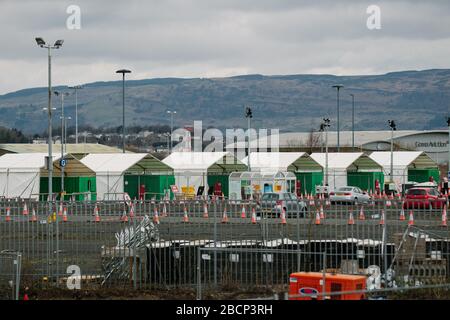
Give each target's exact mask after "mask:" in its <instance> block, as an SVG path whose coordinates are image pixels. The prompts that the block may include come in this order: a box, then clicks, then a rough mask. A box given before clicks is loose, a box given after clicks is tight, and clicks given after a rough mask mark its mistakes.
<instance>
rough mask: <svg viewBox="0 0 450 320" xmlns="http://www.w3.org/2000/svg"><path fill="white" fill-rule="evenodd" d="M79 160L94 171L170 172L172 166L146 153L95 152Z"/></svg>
mask: <svg viewBox="0 0 450 320" xmlns="http://www.w3.org/2000/svg"><path fill="white" fill-rule="evenodd" d="M81 162H82V163H83V164H85V165H86V166H87V167H89V168H91V169H92V170H93V171H95V172H96V173H119V174H122V173H124V172H126V173H135V174H144V173H145V174H152V173H162V172H172V168H170V167H169V166H167V165H166V164H164V163H163V162H161V161H160V160H158V159H156V158H155V157H154V156H152V155H151V154H147V153H96V154H89V155H87V156H86V157H84V158H83V159H81Z"/></svg>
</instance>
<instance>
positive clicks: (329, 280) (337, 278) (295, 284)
mask: <svg viewBox="0 0 450 320" xmlns="http://www.w3.org/2000/svg"><path fill="white" fill-rule="evenodd" d="M323 278H324V275H323V273H321V272H296V273H292V274H291V276H290V279H289V282H290V284H289V296H293V297H292V298H289V300H323V299H324V298H325V299H331V300H362V299H365V294H364V293H353V294H339V295H338V294H336V295H329V296H325V297H324V296H321V295H318V294H319V293H322V289H323ZM366 279H367V278H366V277H365V276H359V275H349V274H334V273H326V274H325V291H326V292H327V293H328V292H330V293H333V292H344V291H360V290H365V289H366ZM302 295H304V296H302ZM309 295H312V296H309ZM314 295H317V296H314Z"/></svg>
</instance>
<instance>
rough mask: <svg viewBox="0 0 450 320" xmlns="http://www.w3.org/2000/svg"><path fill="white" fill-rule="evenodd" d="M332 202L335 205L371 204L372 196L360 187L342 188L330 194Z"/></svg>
mask: <svg viewBox="0 0 450 320" xmlns="http://www.w3.org/2000/svg"><path fill="white" fill-rule="evenodd" d="M330 201H331V203H332V204H334V203H355V204H356V203H369V201H370V196H369V195H368V194H367V192H365V191H362V190H361V189H360V188H358V187H351V186H347V187H340V188H338V189H337V190H336V191H333V192H330Z"/></svg>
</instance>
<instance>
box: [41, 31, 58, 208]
mask: <svg viewBox="0 0 450 320" xmlns="http://www.w3.org/2000/svg"><path fill="white" fill-rule="evenodd" d="M35 40H36V43H37V45H38V46H39V47H41V48H45V49H47V50H48V108H47V111H48V159H47V161H46V166H47V170H48V201H49V202H50V201H52V200H53V192H52V188H53V186H52V179H53V160H52V158H53V155H52V144H53V138H52V54H51V50H52V49H59V48H61V47H62V45H63V43H64V40H57V41H56V42H55V44H54V45H49V44H46V43H45V41H44V39H42V38H40V37H38V38H35ZM49 210H50V214H51V213H52V206H49Z"/></svg>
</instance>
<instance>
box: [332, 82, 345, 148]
mask: <svg viewBox="0 0 450 320" xmlns="http://www.w3.org/2000/svg"><path fill="white" fill-rule="evenodd" d="M343 87H344V86H343V85H341V84H337V85H334V86H333V88H336V92H337V96H336V100H337V151H338V152H339V151H340V150H341V145H340V121H339V107H340V106H339V91H340V90H341V89H342V88H343Z"/></svg>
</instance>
